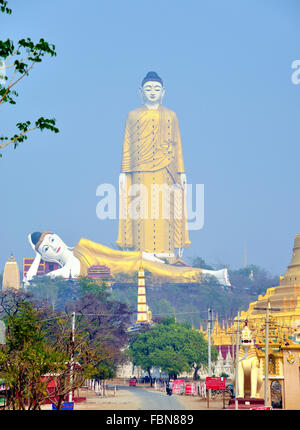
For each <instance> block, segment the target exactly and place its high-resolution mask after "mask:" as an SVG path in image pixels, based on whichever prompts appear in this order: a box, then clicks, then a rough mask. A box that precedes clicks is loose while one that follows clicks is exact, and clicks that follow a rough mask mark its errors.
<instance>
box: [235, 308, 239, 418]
mask: <svg viewBox="0 0 300 430" xmlns="http://www.w3.org/2000/svg"><path fill="white" fill-rule="evenodd" d="M239 346H240V313H239V312H238V314H237V330H236V351H235V399H234V407H235V410H238V409H239V402H238V390H239V377H238V376H239V375H238V372H239Z"/></svg>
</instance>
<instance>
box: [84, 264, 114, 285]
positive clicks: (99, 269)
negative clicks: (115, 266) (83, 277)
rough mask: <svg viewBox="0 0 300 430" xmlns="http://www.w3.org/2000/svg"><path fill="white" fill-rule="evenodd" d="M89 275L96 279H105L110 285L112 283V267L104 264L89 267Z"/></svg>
mask: <svg viewBox="0 0 300 430" xmlns="http://www.w3.org/2000/svg"><path fill="white" fill-rule="evenodd" d="M87 277H88V278H91V279H94V280H96V281H105V282H106V283H107V284H108V286H111V284H112V276H111V273H110V268H109V267H107V266H105V265H103V266H101V265H95V266H91V267H89V268H88V272H87Z"/></svg>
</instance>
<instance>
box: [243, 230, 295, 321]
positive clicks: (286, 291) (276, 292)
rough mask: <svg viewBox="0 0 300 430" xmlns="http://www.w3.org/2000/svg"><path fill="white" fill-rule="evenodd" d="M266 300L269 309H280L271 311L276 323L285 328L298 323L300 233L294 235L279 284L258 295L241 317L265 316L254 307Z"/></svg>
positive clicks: (255, 317) (264, 305)
mask: <svg viewBox="0 0 300 430" xmlns="http://www.w3.org/2000/svg"><path fill="white" fill-rule="evenodd" d="M268 302H269V303H270V305H271V309H272V308H276V309H280V310H274V311H272V316H273V317H274V318H275V319H276V321H277V323H282V324H283V326H284V327H286V328H288V327H289V328H296V327H297V326H298V325H300V233H298V234H297V235H296V237H295V241H294V248H293V254H292V259H291V262H290V265H289V266H288V268H287V270H286V272H285V274H284V276H281V277H280V284H279V285H278V286H277V287H272V288H268V289H267V291H266V294H265V295H264V296H263V295H259V296H258V299H257V301H256V302H253V303H250V305H249V308H248V310H247V312H241V318H246V317H247V318H248V320H250V319H251V320H256V319H258V318H261V317H262V316H265V311H263V310H256V309H255V308H257V307H260V308H265V307H266V306H267V305H268Z"/></svg>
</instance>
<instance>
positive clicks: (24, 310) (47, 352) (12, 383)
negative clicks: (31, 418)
mask: <svg viewBox="0 0 300 430" xmlns="http://www.w3.org/2000/svg"><path fill="white" fill-rule="evenodd" d="M6 324H7V333H8V334H7V341H6V345H5V346H3V347H2V348H1V351H0V375H1V378H3V379H4V380H5V384H6V385H7V386H9V387H10V390H9V391H8V397H7V404H8V406H9V407H10V408H12V409H26V408H27V409H37V408H38V407H39V406H40V403H41V401H43V400H44V399H45V398H46V397H47V389H46V382H44V381H43V380H42V377H43V376H44V375H46V374H47V373H57V372H61V371H63V370H64V368H65V367H66V361H67V359H68V357H67V355H66V354H64V353H63V352H61V351H58V350H56V349H55V348H53V347H51V346H50V345H49V344H47V343H46V342H45V339H44V336H43V334H42V323H41V321H40V320H39V318H38V315H37V311H35V310H34V309H33V308H32V306H31V305H30V304H29V303H28V302H24V301H23V302H21V304H20V305H19V306H18V309H17V310H16V312H14V313H13V314H11V315H8V316H7V318H6Z"/></svg>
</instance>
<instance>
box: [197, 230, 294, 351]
mask: <svg viewBox="0 0 300 430" xmlns="http://www.w3.org/2000/svg"><path fill="white" fill-rule="evenodd" d="M268 303H270V307H271V310H270V321H272V322H273V323H276V330H277V339H278V341H279V340H280V342H283V343H285V342H286V341H289V339H292V338H293V337H294V336H295V335H296V334H297V332H299V331H300V233H298V234H297V235H296V237H295V241H294V248H293V253H292V259H291V262H290V264H289V266H288V268H287V270H286V272H285V274H284V276H281V277H280V284H279V285H278V286H277V287H272V288H268V289H267V291H266V294H265V295H259V296H258V299H257V300H256V301H255V302H252V303H250V304H249V308H248V310H247V311H241V312H240V320H246V319H247V321H248V325H249V328H250V329H251V330H252V332H253V337H254V338H255V339H256V342H257V343H258V344H259V343H260V342H261V339H262V338H264V327H265V321H266V310H265V308H266V307H267V306H268ZM256 308H262V309H261V310H258V309H256ZM236 320H237V317H236V318H235V319H234V320H233V321H231V322H229V321H227V322H226V323H225V322H224V321H223V324H222V326H221V325H220V324H219V322H218V318H217V319H216V321H215V324H214V327H213V330H212V337H213V340H214V345H216V346H220V345H231V346H232V345H234V344H235V336H236V330H237V321H236ZM200 331H201V332H203V333H204V334H205V336H206V337H207V336H208V331H207V329H206V330H203V327H200Z"/></svg>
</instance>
